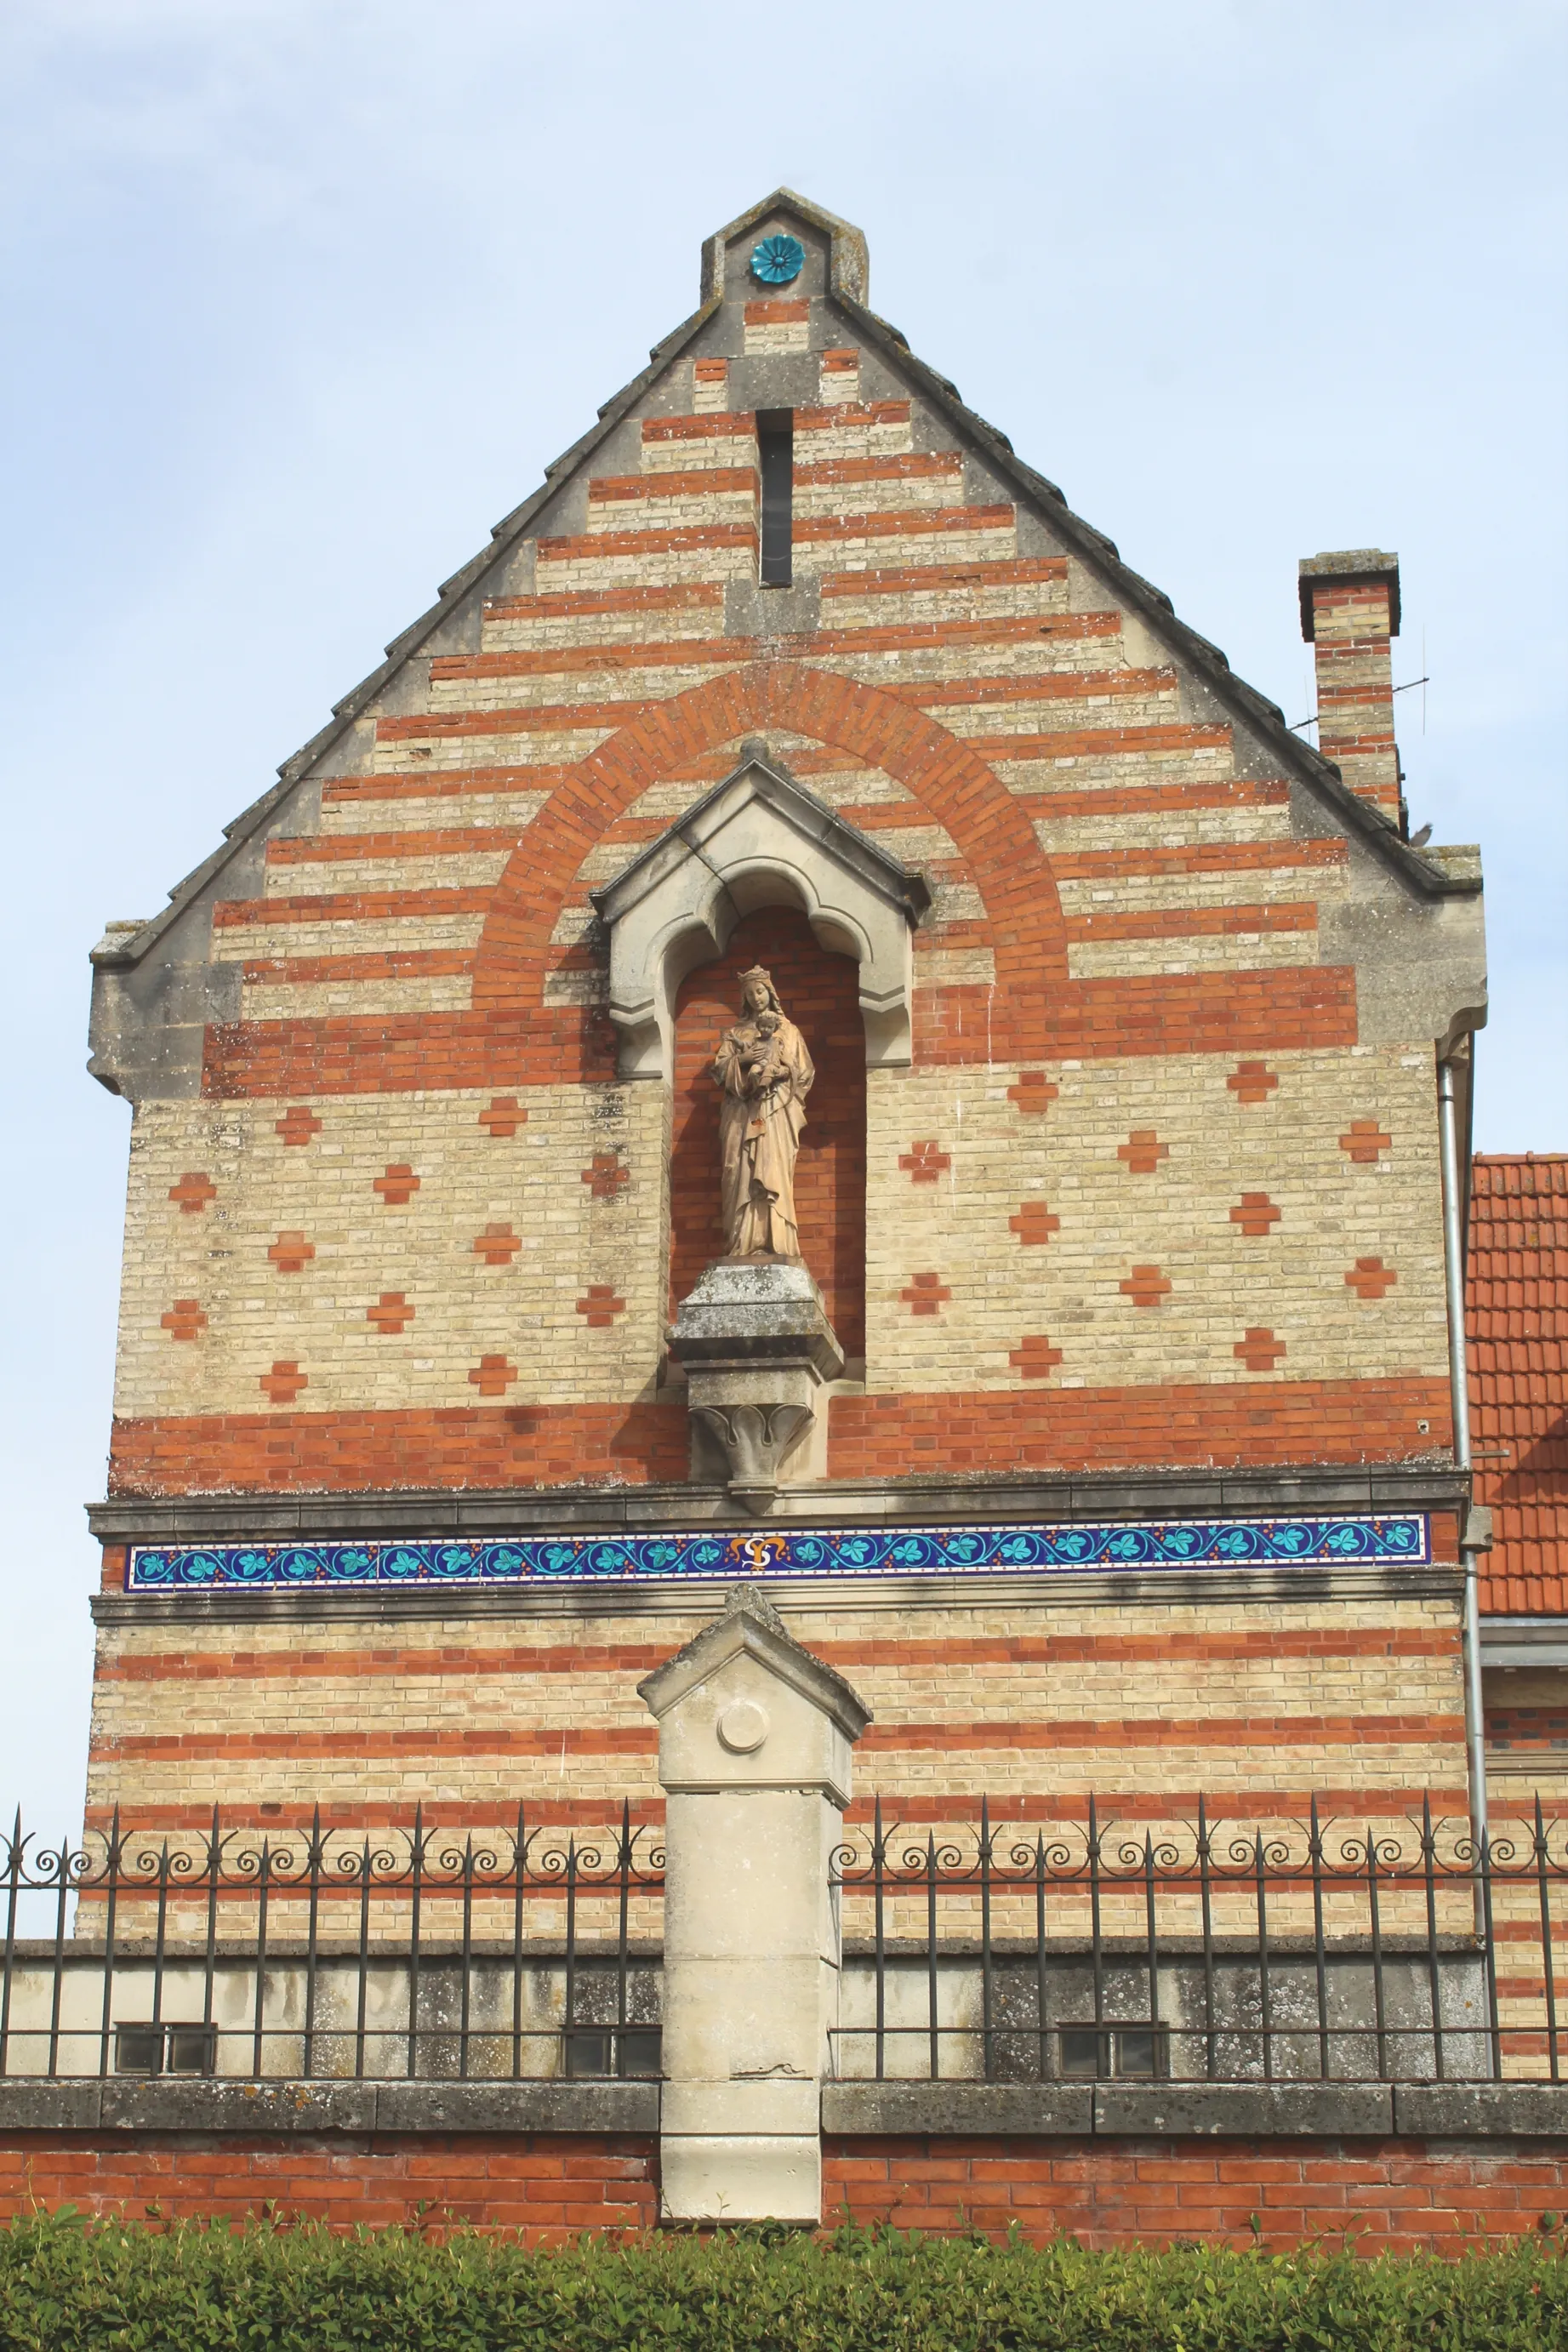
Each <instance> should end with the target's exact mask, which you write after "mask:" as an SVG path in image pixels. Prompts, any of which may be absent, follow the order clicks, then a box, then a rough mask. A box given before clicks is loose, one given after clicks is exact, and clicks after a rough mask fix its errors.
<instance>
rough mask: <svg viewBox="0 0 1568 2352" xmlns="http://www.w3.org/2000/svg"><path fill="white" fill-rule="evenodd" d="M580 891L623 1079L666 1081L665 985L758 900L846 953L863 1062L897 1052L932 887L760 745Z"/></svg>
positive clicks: (889, 1064) (717, 945)
mask: <svg viewBox="0 0 1568 2352" xmlns="http://www.w3.org/2000/svg"><path fill="white" fill-rule="evenodd" d="M591 896H592V899H593V904H594V906H595V908H596V909H597V910H598V913H599V915H600V917H601V919H602V921H603V922H604V924H605V926H606V928H607V929H608V930H609V933H610V1017H611V1019H612V1022H613V1023H614V1024H615V1026H616V1028H617V1029H618V1030H619V1032H620V1035H621V1050H620V1074H621V1076H622V1078H663V1079H664V1080H665V1081H666V1082H668V1081H669V1080H670V1078H671V1077H672V1075H673V1070H672V1064H673V1058H674V998H675V992H676V990H677V989H678V988H679V986H680V984H681V982H682V981H683V980H684V979H685V976H686V974H687V973H688V972H690V971H695V970H696V968H697V966H698V965H699V964H704V963H710V962H712V961H714V959H715V958H716V957H717V956H721V955H722V954H723V953H724V951H725V949H726V948H727V946H728V944H729V937H730V933H731V932H732V931H733V930H734V929H735V926H736V924H737V922H738V921H739V920H740V919H741V917H742V916H743V915H749V914H753V913H755V912H756V910H757V909H758V908H760V907H778V906H786V907H800V908H804V910H805V914H806V917H807V919H808V921H809V922H810V926H811V929H812V930H813V931H814V932H815V934H816V936H817V938H818V939H819V940H821V943H822V945H823V946H824V947H825V948H829V949H831V950H832V951H833V952H834V953H835V954H837V955H847V956H852V957H853V958H854V959H855V961H856V962H857V963H858V964H859V966H860V1005H861V1017H862V1022H863V1023H864V1026H865V1050H866V1062H867V1066H869V1067H871V1068H875V1069H887V1068H896V1067H899V1066H904V1065H907V1063H908V1062H909V1059H910V1055H911V1044H910V1034H911V1033H910V988H911V982H912V978H913V969H914V955H913V933H914V929H915V924H916V923H917V922H918V921H919V919H920V918H921V916H922V915H923V914H924V913H925V909H926V908H927V907H928V906H929V905H930V903H931V895H930V892H929V891H928V890H927V888H926V887H925V883H924V882H923V881H922V879H921V877H919V875H918V874H915V873H912V872H911V871H910V869H909V868H908V867H907V866H903V865H901V864H900V863H899V861H898V859H897V858H896V857H893V856H889V855H888V853H887V851H886V850H884V849H883V848H881V847H879V846H878V845H877V844H876V843H875V842H874V841H872V840H871V839H869V838H868V836H867V835H864V834H862V833H860V832H858V831H857V830H856V828H855V827H854V826H853V825H852V824H845V822H844V820H843V819H842V817H841V816H839V815H837V814H835V813H834V811H833V810H832V809H831V808H829V806H828V805H827V803H826V802H825V801H820V800H818V799H817V798H816V796H815V794H814V793H809V792H807V791H806V790H805V788H804V787H803V786H802V785H800V784H798V783H797V782H795V781H794V779H793V777H791V776H789V775H787V774H786V773H785V772H784V771H783V770H782V769H781V768H780V767H779V765H778V764H777V762H776V761H771V760H770V759H768V758H765V757H764V756H763V754H762V752H761V751H760V750H759V749H758V750H748V751H747V755H746V757H745V758H744V759H743V760H742V761H741V763H740V765H739V766H738V767H737V768H736V769H735V771H734V772H733V773H732V774H730V775H728V776H727V777H726V778H725V781H724V782H723V783H721V784H717V785H716V786H715V788H714V790H713V791H712V792H711V793H708V794H707V795H706V798H705V799H703V800H701V801H699V802H698V803H697V804H696V806H695V808H694V809H691V810H689V811H688V812H687V814H685V816H684V817H682V818H680V819H679V821H678V822H677V823H676V824H673V825H672V826H671V827H670V829H669V831H668V832H667V833H665V834H663V835H660V837H659V839H658V840H657V841H655V842H653V843H652V844H650V845H649V846H648V848H646V849H645V850H643V852H642V854H641V856H637V857H634V858H633V859H632V863H631V865H630V866H627V867H626V869H625V871H624V872H623V873H622V874H620V875H618V876H617V877H616V878H615V880H614V881H613V882H611V883H608V884H607V885H606V886H605V887H603V888H602V889H600V890H595V891H593V892H592V893H591Z"/></svg>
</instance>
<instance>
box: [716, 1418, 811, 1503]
mask: <svg viewBox="0 0 1568 2352" xmlns="http://www.w3.org/2000/svg"><path fill="white" fill-rule="evenodd" d="M691 1415H692V1419H693V1420H694V1421H695V1422H700V1423H701V1424H702V1426H703V1428H704V1429H706V1430H707V1431H708V1432H709V1433H710V1434H711V1435H712V1436H713V1437H715V1438H716V1440H717V1442H718V1444H720V1445H721V1446H722V1447H723V1449H724V1457H725V1461H726V1463H727V1465H728V1469H729V1491H730V1493H731V1494H732V1495H733V1496H735V1499H736V1501H737V1503H744V1504H745V1505H746V1507H747V1510H751V1511H758V1512H762V1511H766V1510H768V1508H769V1507H771V1505H772V1502H773V1498H774V1496H776V1495H777V1494H778V1492H779V1464H780V1462H782V1460H783V1459H784V1456H785V1455H786V1454H788V1453H789V1449H790V1447H791V1446H792V1445H793V1444H794V1443H795V1441H796V1439H797V1438H798V1437H800V1434H801V1433H802V1432H803V1431H804V1430H805V1429H806V1428H807V1427H808V1426H809V1425H810V1421H811V1417H812V1416H811V1408H810V1405H807V1404H693V1405H692V1407H691Z"/></svg>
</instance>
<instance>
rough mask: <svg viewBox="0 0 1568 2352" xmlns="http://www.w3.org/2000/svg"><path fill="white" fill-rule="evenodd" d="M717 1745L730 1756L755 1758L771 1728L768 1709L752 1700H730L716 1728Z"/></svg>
mask: <svg viewBox="0 0 1568 2352" xmlns="http://www.w3.org/2000/svg"><path fill="white" fill-rule="evenodd" d="M771 1728H772V1726H771V1725H770V1724H769V1722H768V1709H767V1708H766V1707H765V1706H758V1703H757V1701H756V1700H755V1699H754V1698H732V1699H731V1700H730V1703H729V1705H728V1706H727V1707H726V1708H725V1710H724V1713H723V1714H722V1715H721V1716H720V1717H719V1719H718V1723H717V1725H716V1729H717V1732H718V1738H719V1745H720V1746H721V1747H722V1748H728V1750H729V1752H730V1754H731V1755H732V1756H755V1755H756V1753H757V1751H758V1748H760V1747H761V1745H762V1743H763V1741H764V1740H765V1739H766V1738H767V1737H768V1732H769V1731H770V1729H771Z"/></svg>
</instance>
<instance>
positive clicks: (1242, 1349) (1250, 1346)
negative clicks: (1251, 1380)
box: [1230, 1211, 1285, 1372]
mask: <svg viewBox="0 0 1568 2352" xmlns="http://www.w3.org/2000/svg"><path fill="white" fill-rule="evenodd" d="M1232 1214H1234V1211H1232ZM1230 1352H1231V1354H1232V1355H1233V1356H1235V1357H1236V1358H1237V1359H1238V1360H1239V1361H1240V1362H1241V1363H1243V1364H1245V1365H1246V1367H1247V1369H1248V1370H1249V1372H1271V1371H1272V1370H1273V1369H1274V1367H1275V1365H1276V1364H1277V1363H1278V1362H1279V1361H1280V1359H1281V1356H1283V1354H1284V1353H1285V1343H1284V1341H1283V1339H1275V1337H1274V1334H1273V1333H1272V1331H1265V1330H1264V1329H1263V1328H1261V1327H1260V1325H1258V1324H1251V1325H1249V1327H1248V1328H1247V1329H1246V1330H1245V1331H1244V1332H1243V1333H1242V1335H1241V1337H1240V1339H1238V1341H1237V1342H1236V1345H1235V1347H1234V1348H1232V1349H1231V1350H1230Z"/></svg>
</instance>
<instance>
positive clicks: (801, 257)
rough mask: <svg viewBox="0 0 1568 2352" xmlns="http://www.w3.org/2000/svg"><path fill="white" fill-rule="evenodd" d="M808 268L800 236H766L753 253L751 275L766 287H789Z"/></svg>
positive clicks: (753, 249)
mask: <svg viewBox="0 0 1568 2352" xmlns="http://www.w3.org/2000/svg"><path fill="white" fill-rule="evenodd" d="M805 266H806V248H805V247H804V246H803V245H802V244H801V242H800V238H799V237H798V236H765V237H764V238H763V239H762V242H761V244H760V245H757V246H754V247H752V252H751V274H752V276H753V278H758V279H759V280H760V282H761V283H762V284H763V285H764V286H788V285H789V284H790V283H791V281H792V280H793V279H795V278H799V276H800V272H801V270H802V269H803V268H805Z"/></svg>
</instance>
